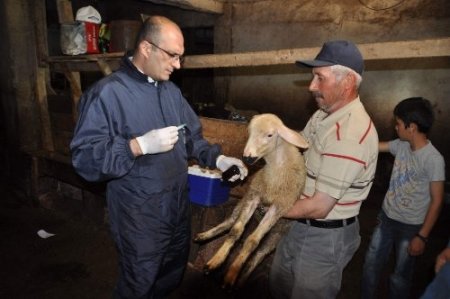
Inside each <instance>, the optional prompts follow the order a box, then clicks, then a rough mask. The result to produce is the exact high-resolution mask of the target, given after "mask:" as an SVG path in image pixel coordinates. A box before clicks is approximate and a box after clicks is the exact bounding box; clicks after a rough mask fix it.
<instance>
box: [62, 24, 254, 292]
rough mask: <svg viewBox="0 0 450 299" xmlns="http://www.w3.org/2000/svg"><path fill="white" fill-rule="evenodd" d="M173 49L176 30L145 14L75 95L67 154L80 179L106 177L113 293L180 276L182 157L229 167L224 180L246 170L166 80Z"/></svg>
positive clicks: (168, 283) (179, 43)
mask: <svg viewBox="0 0 450 299" xmlns="http://www.w3.org/2000/svg"><path fill="white" fill-rule="evenodd" d="M183 53H184V39H183V35H182V33H181V30H180V28H179V27H178V26H177V25H176V24H175V23H173V22H172V21H170V20H169V19H167V18H164V17H160V16H153V17H150V18H149V19H147V20H146V21H145V22H144V24H143V27H142V29H141V31H140V32H139V35H138V37H137V41H136V47H135V50H134V53H133V55H132V56H130V57H124V58H123V60H122V64H121V67H120V68H119V70H118V71H116V72H115V73H113V74H112V75H110V76H108V77H106V78H104V79H102V80H100V81H99V82H97V83H96V84H95V85H93V86H92V87H91V88H89V90H87V91H86V92H85V93H84V94H83V96H82V97H81V101H80V115H79V119H78V123H77V126H76V128H75V135H74V138H73V140H72V142H71V150H72V162H73V165H74V167H75V169H76V170H77V172H78V173H79V174H80V175H81V176H82V177H84V178H85V179H86V180H88V181H107V193H106V198H107V203H108V209H109V220H110V226H111V232H112V237H113V239H114V241H115V243H116V246H117V250H118V254H119V278H118V283H117V286H116V289H115V296H116V297H119V298H164V297H165V296H167V294H168V293H169V292H170V291H171V290H173V289H174V288H175V287H176V286H177V285H178V283H179V282H180V280H181V278H182V275H183V271H184V269H185V266H186V263H187V258H188V252H189V244H190V236H191V234H190V212H189V200H188V193H187V168H188V159H190V158H195V159H196V160H197V161H198V163H199V164H200V165H201V166H207V167H210V168H215V167H217V168H219V169H220V170H222V171H225V170H226V169H228V168H229V167H230V166H233V165H236V166H238V168H239V170H240V174H239V175H237V176H235V177H233V179H237V178H238V177H239V178H241V179H243V178H244V177H245V176H246V175H247V169H246V168H245V166H244V164H243V163H242V161H241V160H239V159H236V158H232V157H226V156H224V155H221V148H220V146H218V145H210V144H209V143H208V142H207V141H206V140H205V139H203V136H202V128H201V124H200V122H199V119H198V117H197V115H196V114H195V113H194V112H193V110H192V109H191V107H190V106H189V104H188V103H187V101H186V100H185V99H184V98H183V96H182V94H181V92H180V90H179V89H178V88H177V87H176V86H175V84H173V83H172V82H170V81H168V80H169V77H170V75H171V73H172V72H173V71H174V70H175V69H179V68H180V64H181V61H182V55H183ZM183 125H185V128H183V129H181V127H182V126H183Z"/></svg>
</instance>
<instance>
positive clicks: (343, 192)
mask: <svg viewBox="0 0 450 299" xmlns="http://www.w3.org/2000/svg"><path fill="white" fill-rule="evenodd" d="M296 64H297V65H299V66H306V67H310V68H312V74H313V79H312V81H311V83H310V85H309V90H310V91H311V93H312V95H313V97H314V98H315V100H316V102H317V104H318V106H319V109H318V111H317V112H315V113H314V115H313V116H312V117H311V118H310V120H309V121H308V123H307V125H306V127H305V128H304V130H303V131H302V134H303V136H304V137H305V138H306V140H307V141H308V142H309V148H308V150H307V151H306V152H305V153H304V155H305V161H306V167H307V178H306V184H305V189H304V192H303V195H302V196H301V198H300V199H299V200H297V202H296V203H295V205H294V206H293V207H292V209H291V210H290V211H289V212H288V214H287V215H285V216H286V217H287V218H292V219H296V220H297V221H296V222H295V223H294V224H293V226H292V228H291V230H290V231H289V233H288V234H287V235H286V236H285V237H284V238H283V239H282V240H281V241H280V243H279V245H278V247H277V251H276V253H275V257H274V260H273V264H272V267H271V271H270V290H271V293H272V295H273V296H274V297H275V298H277V299H278V298H292V299H293V298H303V299H305V298H306V299H307V298H335V297H336V296H337V294H338V292H339V290H340V287H341V279H342V271H343V269H344V267H345V266H346V265H347V263H348V262H349V261H350V259H351V258H352V257H353V255H354V253H355V252H356V250H357V249H358V247H359V244H360V235H359V223H358V219H357V215H358V213H359V209H360V206H361V202H362V201H363V200H364V199H366V198H367V195H368V193H369V191H370V188H371V187H372V182H373V178H374V175H375V168H376V164H377V156H378V135H377V132H376V129H375V127H374V125H373V123H372V120H371V119H370V117H369V115H368V114H367V112H366V110H365V108H364V106H363V104H362V103H361V101H360V99H359V93H358V90H359V85H360V83H361V81H362V77H361V75H362V72H363V70H364V61H363V58H362V55H361V53H360V52H359V50H358V48H357V47H356V46H355V45H354V44H353V43H351V42H349V41H342V40H338V41H330V42H326V43H325V44H324V45H323V47H322V49H321V51H320V52H319V54H318V55H317V57H316V58H315V59H314V60H308V61H297V63H296Z"/></svg>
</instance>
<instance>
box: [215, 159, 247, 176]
mask: <svg viewBox="0 0 450 299" xmlns="http://www.w3.org/2000/svg"><path fill="white" fill-rule="evenodd" d="M233 165H236V166H237V167H238V168H239V174H236V175H234V176H232V177H231V178H230V179H229V181H230V182H234V181H236V180H237V179H239V178H240V179H241V180H243V179H244V178H245V177H246V176H247V174H248V169H247V167H245V165H244V162H242V161H241V160H239V159H236V158H233V157H227V156H224V155H220V156H219V157H217V160H216V166H217V168H218V169H220V170H221V171H222V172H224V171H225V170H227V169H228V168H230V167H231V166H233Z"/></svg>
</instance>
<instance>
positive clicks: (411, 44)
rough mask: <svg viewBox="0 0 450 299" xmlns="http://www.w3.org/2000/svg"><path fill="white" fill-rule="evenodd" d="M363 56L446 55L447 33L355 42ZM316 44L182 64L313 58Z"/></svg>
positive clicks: (253, 63)
mask: <svg viewBox="0 0 450 299" xmlns="http://www.w3.org/2000/svg"><path fill="white" fill-rule="evenodd" d="M358 48H359V49H360V51H361V53H362V55H363V57H364V60H367V61H369V60H386V59H403V58H430V57H443V56H450V37H448V38H441V39H428V40H414V41H395V42H382V43H368V44H358ZM319 51H320V47H314V48H300V49H285V50H275V51H262V52H246V53H232V54H211V55H193V56H186V59H185V62H184V64H183V68H186V69H199V68H218V67H248V66H263V65H279V64H293V63H295V61H296V60H301V59H306V60H307V59H313V58H314V57H315V56H316V55H317V53H319Z"/></svg>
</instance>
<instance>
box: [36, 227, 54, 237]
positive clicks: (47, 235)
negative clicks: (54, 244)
mask: <svg viewBox="0 0 450 299" xmlns="http://www.w3.org/2000/svg"><path fill="white" fill-rule="evenodd" d="M37 234H38V236H39V237H41V238H42V239H47V238H50V237H53V236H54V235H55V234H52V233H48V232H46V231H45V230H43V229H41V230H39V231H38V232H37Z"/></svg>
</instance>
